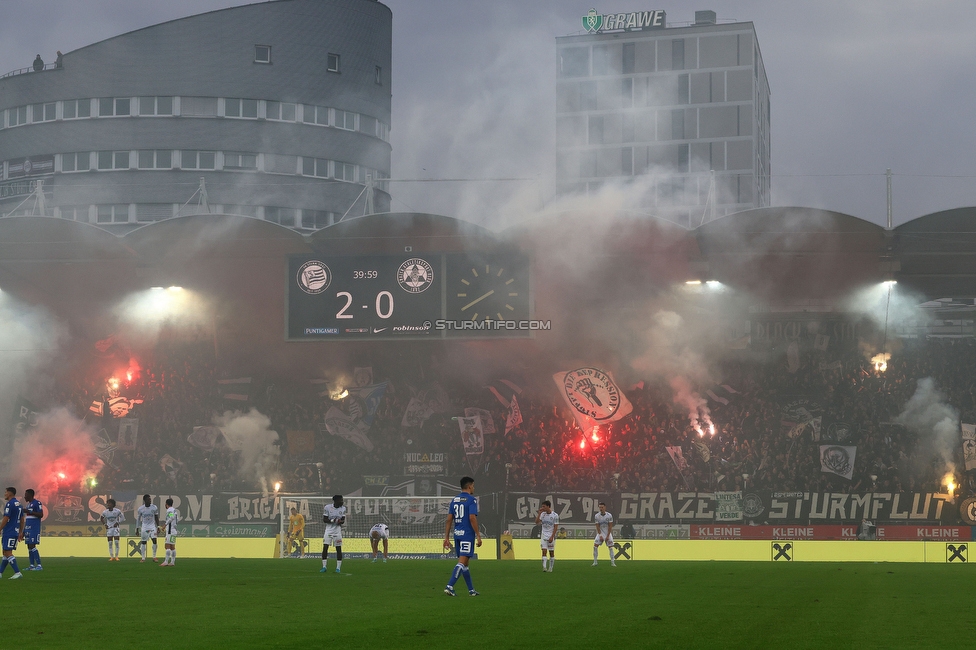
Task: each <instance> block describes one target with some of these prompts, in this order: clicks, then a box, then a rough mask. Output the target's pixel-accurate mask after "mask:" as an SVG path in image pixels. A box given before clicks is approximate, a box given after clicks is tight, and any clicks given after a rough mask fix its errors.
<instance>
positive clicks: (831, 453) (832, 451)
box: [820, 445, 857, 481]
mask: <svg viewBox="0 0 976 650" xmlns="http://www.w3.org/2000/svg"><path fill="white" fill-rule="evenodd" d="M855 456H857V447H847V446H843V445H820V471H821V472H824V473H826V474H836V475H837V476H843V477H844V478H846V479H847V480H848V481H849V480H851V477H852V476H853V475H854V457H855Z"/></svg>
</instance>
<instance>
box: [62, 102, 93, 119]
mask: <svg viewBox="0 0 976 650" xmlns="http://www.w3.org/2000/svg"><path fill="white" fill-rule="evenodd" d="M61 110H62V118H63V119H66V120H73V119H76V118H82V117H91V100H90V99H69V100H68V101H66V102H64V105H63V106H62V109H61Z"/></svg>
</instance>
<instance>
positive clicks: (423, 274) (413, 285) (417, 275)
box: [397, 257, 434, 293]
mask: <svg viewBox="0 0 976 650" xmlns="http://www.w3.org/2000/svg"><path fill="white" fill-rule="evenodd" d="M433 281H434V269H433V268H431V266H430V264H428V263H427V261H426V260H422V259H420V258H419V257H412V258H410V259H409V260H407V261H406V262H404V263H403V264H401V265H400V269H399V270H398V271H397V282H399V283H400V287H401V288H402V289H403V290H404V291H406V292H407V293H423V292H424V291H426V290H427V289H428V288H429V287H430V285H431V283H432V282H433Z"/></svg>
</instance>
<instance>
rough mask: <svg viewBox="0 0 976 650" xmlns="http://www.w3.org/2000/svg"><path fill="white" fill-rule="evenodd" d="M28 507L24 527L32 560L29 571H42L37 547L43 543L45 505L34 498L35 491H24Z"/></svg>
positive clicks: (25, 510)
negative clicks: (42, 529) (42, 522)
mask: <svg viewBox="0 0 976 650" xmlns="http://www.w3.org/2000/svg"><path fill="white" fill-rule="evenodd" d="M24 499H25V500H26V501H27V507H25V508H24V514H25V515H26V524H25V525H24V542H25V543H26V544H27V555H28V557H29V558H30V566H29V567H28V568H27V570H28V571H40V570H41V568H42V567H41V552H40V551H38V550H37V545H38V544H40V543H41V520H42V519H44V504H42V503H41V502H40V501H38V500H37V499H35V498H34V490H24Z"/></svg>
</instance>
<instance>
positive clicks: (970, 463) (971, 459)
mask: <svg viewBox="0 0 976 650" xmlns="http://www.w3.org/2000/svg"><path fill="white" fill-rule="evenodd" d="M962 456H963V458H964V459H965V461H966V471H967V472H968V471H969V470H971V469H976V424H966V423H965V422H964V423H963V424H962Z"/></svg>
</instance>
